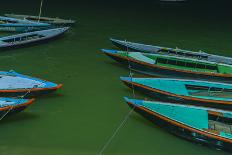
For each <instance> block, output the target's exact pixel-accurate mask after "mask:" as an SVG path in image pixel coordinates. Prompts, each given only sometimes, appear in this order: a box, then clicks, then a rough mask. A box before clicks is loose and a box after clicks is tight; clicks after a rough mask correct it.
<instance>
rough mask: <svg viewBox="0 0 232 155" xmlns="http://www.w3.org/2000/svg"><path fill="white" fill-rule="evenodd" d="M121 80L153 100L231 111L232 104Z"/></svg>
mask: <svg viewBox="0 0 232 155" xmlns="http://www.w3.org/2000/svg"><path fill="white" fill-rule="evenodd" d="M121 80H122V82H123V83H124V84H125V85H126V86H128V87H129V88H131V89H134V90H136V91H139V92H141V93H143V94H146V95H148V96H150V97H152V98H154V99H155V100H159V101H163V102H172V103H179V104H187V105H195V106H201V107H211V108H218V109H225V110H228V109H229V110H232V102H225V103H224V104H223V103H220V101H218V102H217V101H213V100H203V99H197V98H191V97H184V96H178V95H175V94H171V93H167V92H164V91H160V90H158V89H154V88H150V87H147V86H144V85H140V84H137V83H133V82H132V81H130V80H126V79H124V78H121Z"/></svg>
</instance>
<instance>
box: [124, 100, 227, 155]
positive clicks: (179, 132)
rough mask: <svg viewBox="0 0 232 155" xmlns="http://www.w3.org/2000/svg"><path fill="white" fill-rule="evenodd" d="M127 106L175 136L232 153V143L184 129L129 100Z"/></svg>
mask: <svg viewBox="0 0 232 155" xmlns="http://www.w3.org/2000/svg"><path fill="white" fill-rule="evenodd" d="M127 104H128V105H129V107H130V108H132V109H133V110H134V111H135V112H137V113H138V114H140V115H141V116H143V117H144V118H146V119H148V120H150V121H151V122H152V123H154V124H155V125H158V126H159V127H161V128H163V129H164V130H166V131H168V132H169V133H171V134H174V135H176V136H178V137H180V138H183V139H186V140H188V141H191V142H195V143H197V144H202V145H204V146H207V147H210V148H214V149H218V150H224V151H229V152H232V144H231V143H228V142H224V141H220V140H218V139H214V138H211V137H207V136H205V135H201V134H198V133H195V132H193V131H190V130H187V129H183V128H181V127H180V126H178V125H175V124H173V123H170V122H168V121H165V120H164V119H162V118H161V117H159V116H158V115H156V114H155V113H153V112H152V111H148V110H144V109H143V108H141V107H139V106H137V105H136V104H134V103H132V102H130V101H129V100H127Z"/></svg>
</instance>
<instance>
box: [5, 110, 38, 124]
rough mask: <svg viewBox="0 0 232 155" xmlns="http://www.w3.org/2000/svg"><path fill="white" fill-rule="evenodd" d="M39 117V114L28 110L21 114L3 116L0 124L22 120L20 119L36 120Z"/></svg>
mask: <svg viewBox="0 0 232 155" xmlns="http://www.w3.org/2000/svg"><path fill="white" fill-rule="evenodd" d="M38 118H39V116H38V115H35V114H32V113H28V112H22V113H19V114H15V115H12V116H7V117H5V118H3V119H2V120H1V122H0V126H2V125H6V124H10V123H15V122H20V121H29V120H35V119H38Z"/></svg>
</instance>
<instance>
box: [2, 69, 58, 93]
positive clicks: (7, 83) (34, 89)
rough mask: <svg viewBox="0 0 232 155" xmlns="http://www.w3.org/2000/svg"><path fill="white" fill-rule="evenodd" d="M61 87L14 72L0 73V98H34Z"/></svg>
mask: <svg viewBox="0 0 232 155" xmlns="http://www.w3.org/2000/svg"><path fill="white" fill-rule="evenodd" d="M61 86H62V84H55V83H53V82H49V81H45V80H41V79H38V78H34V77H30V76H26V75H22V74H19V73H17V72H15V71H9V72H5V71H0V96H1V97H32V96H33V97H34V96H37V95H43V94H49V93H52V92H54V91H56V90H57V89H59V88H60V87H61Z"/></svg>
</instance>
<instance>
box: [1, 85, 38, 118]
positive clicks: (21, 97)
mask: <svg viewBox="0 0 232 155" xmlns="http://www.w3.org/2000/svg"><path fill="white" fill-rule="evenodd" d="M41 84H42V83H41ZM41 84H39V85H41ZM39 85H38V86H39ZM38 86H37V87H38ZM33 88H35V86H34V87H32V88H30V89H27V90H28V91H27V92H26V93H25V94H23V95H21V96H18V98H19V100H20V99H23V98H24V97H25V96H27V95H28V94H29V93H30V92H31V89H33ZM10 107H11V108H9V109H8V110H7V112H6V113H5V114H4V115H2V116H1V118H0V121H1V120H2V119H3V118H4V117H5V116H6V115H7V114H8V113H9V112H10V111H11V110H12V109H13V107H14V106H10Z"/></svg>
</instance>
